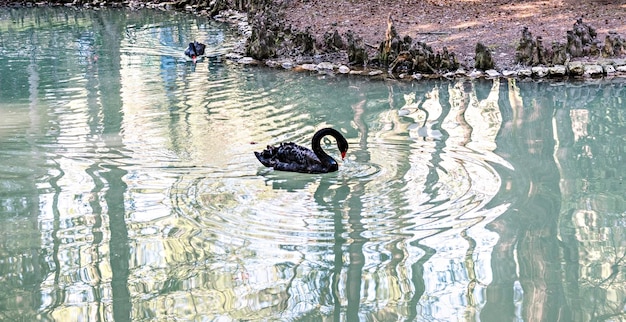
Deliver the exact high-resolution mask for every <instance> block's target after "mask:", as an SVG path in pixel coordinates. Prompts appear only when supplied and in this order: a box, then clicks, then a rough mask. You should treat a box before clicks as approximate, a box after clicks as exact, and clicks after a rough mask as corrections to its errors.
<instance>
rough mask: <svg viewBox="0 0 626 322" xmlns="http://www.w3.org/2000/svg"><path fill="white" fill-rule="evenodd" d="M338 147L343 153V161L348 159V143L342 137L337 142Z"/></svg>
mask: <svg viewBox="0 0 626 322" xmlns="http://www.w3.org/2000/svg"><path fill="white" fill-rule="evenodd" d="M337 147H338V148H339V152H341V160H343V159H345V158H346V152H348V141H346V139H345V138H344V137H343V136H342V137H341V138H339V139H338V140H337Z"/></svg>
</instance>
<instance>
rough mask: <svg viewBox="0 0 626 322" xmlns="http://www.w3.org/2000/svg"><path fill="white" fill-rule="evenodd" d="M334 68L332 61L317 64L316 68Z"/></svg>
mask: <svg viewBox="0 0 626 322" xmlns="http://www.w3.org/2000/svg"><path fill="white" fill-rule="evenodd" d="M334 68H335V66H333V63H329V62H327V61H324V62H321V63H319V64H317V70H333V69H334Z"/></svg>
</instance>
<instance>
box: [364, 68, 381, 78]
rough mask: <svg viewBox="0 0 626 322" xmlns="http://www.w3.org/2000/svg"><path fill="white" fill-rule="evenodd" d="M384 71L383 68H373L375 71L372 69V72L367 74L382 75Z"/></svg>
mask: <svg viewBox="0 0 626 322" xmlns="http://www.w3.org/2000/svg"><path fill="white" fill-rule="evenodd" d="M382 73H383V71H382V70H379V69H375V70H373V71H371V72H369V73H367V74H368V75H370V76H376V75H380V74H382Z"/></svg>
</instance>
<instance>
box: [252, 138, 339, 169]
mask: <svg viewBox="0 0 626 322" xmlns="http://www.w3.org/2000/svg"><path fill="white" fill-rule="evenodd" d="M326 135H330V136H332V137H334V138H335V140H336V141H337V147H338V148H339V151H340V152H341V159H342V160H343V158H345V157H346V151H348V141H346V139H345V138H344V137H343V135H341V133H339V131H337V130H335V129H331V128H324V129H321V130H319V131H317V132H315V135H313V140H311V147H312V148H313V151H311V150H309V149H307V148H305V147H303V146H300V145H297V144H295V143H293V142H289V143H281V144H280V145H279V146H278V147H275V146H271V145H268V146H267V149H265V150H263V151H262V152H254V155H256V158H257V159H259V161H261V163H262V164H263V165H264V166H266V167H271V168H274V170H280V171H290V172H301V173H328V172H334V171H337V169H339V165H337V161H335V159H333V158H332V157H331V156H330V155H328V154H326V152H324V150H322V147H321V146H320V141H321V140H322V138H323V137H325V136H326Z"/></svg>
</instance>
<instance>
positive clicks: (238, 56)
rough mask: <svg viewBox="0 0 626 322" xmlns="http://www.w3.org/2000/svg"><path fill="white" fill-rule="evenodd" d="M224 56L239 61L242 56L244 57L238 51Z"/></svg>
mask: <svg viewBox="0 0 626 322" xmlns="http://www.w3.org/2000/svg"><path fill="white" fill-rule="evenodd" d="M224 57H225V58H226V59H230V60H234V61H239V60H240V59H241V58H243V56H242V55H239V54H236V53H228V54H226V55H224Z"/></svg>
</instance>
